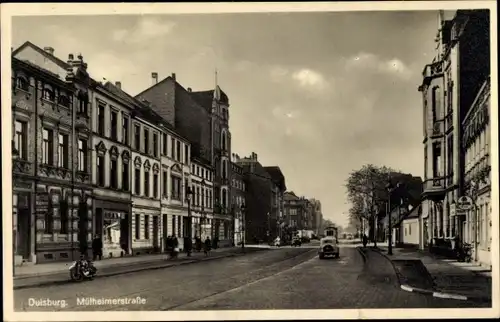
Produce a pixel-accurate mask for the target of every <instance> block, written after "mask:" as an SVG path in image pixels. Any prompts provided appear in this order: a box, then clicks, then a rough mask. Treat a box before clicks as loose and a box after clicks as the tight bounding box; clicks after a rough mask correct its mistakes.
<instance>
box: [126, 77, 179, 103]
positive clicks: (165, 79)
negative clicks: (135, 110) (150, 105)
mask: <svg viewBox="0 0 500 322" xmlns="http://www.w3.org/2000/svg"><path fill="white" fill-rule="evenodd" d="M168 79H172V80H173V78H172V76H167V77H165V78H164V79H162V80H161V81H159V82H158V83H156V84H154V85H152V86H149V87H148V88H146V89H145V90H143V91H142V92H140V93H139V94H136V95H135V96H134V98H137V97H139V96H141V95H142V94H144V93H145V92H147V91H149V90H150V89H152V88H155V87H156V86H158V85H160V84H162V83H164V82H165V81H167V80H168ZM175 82H176V83H177V81H175Z"/></svg>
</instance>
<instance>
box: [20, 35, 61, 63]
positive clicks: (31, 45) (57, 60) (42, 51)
mask: <svg viewBox="0 0 500 322" xmlns="http://www.w3.org/2000/svg"><path fill="white" fill-rule="evenodd" d="M28 46H29V47H32V48H33V49H35V50H36V51H38V52H39V53H40V54H42V55H43V56H45V57H47V58H49V59H51V60H53V61H54V62H56V63H57V64H58V65H59V66H60V67H63V68H68V67H70V65H69V64H68V63H67V62H65V61H63V60H62V59H60V58H58V57H56V56H54V55H50V54H48V53H47V52H46V51H45V50H43V49H42V48H40V47H38V46H37V45H35V44H33V43H32V42H31V41H29V40H28V41H26V42H24V44H22V45H21V46H19V47H18V48H17V49H16V50H14V51H13V52H12V53H11V55H12V56H15V55H16V54H17V53H19V52H20V51H21V50H23V49H24V48H26V47H28Z"/></svg>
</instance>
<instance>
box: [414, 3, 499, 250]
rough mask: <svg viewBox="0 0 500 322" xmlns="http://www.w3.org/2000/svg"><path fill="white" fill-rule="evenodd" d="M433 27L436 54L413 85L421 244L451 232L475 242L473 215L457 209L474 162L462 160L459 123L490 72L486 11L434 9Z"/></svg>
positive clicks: (464, 150)
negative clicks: (418, 97) (418, 119)
mask: <svg viewBox="0 0 500 322" xmlns="http://www.w3.org/2000/svg"><path fill="white" fill-rule="evenodd" d="M438 28H439V31H438V35H437V37H436V43H437V46H436V56H435V58H434V60H433V61H432V63H431V64H429V65H426V66H425V68H424V71H423V82H422V85H421V86H420V87H419V90H420V91H421V92H422V95H423V107H424V158H425V169H424V173H425V177H424V185H423V193H422V215H421V219H422V220H421V221H420V223H421V229H420V230H419V231H420V233H421V238H420V241H421V242H420V247H421V248H424V247H427V246H428V245H429V244H430V243H431V242H434V241H435V239H436V238H439V239H445V240H451V239H452V238H453V237H454V236H455V235H458V236H459V237H460V239H461V240H463V241H465V242H473V243H474V242H475V241H474V238H473V236H474V235H475V233H474V232H475V231H476V229H475V225H474V222H475V220H474V215H472V214H470V213H464V212H463V211H460V209H457V207H456V202H457V201H458V199H459V198H460V197H462V196H467V195H469V194H470V193H471V192H470V191H467V190H468V189H467V180H466V177H467V175H466V172H467V171H468V169H469V168H468V167H473V165H472V164H475V163H474V162H472V163H470V164H469V166H467V164H466V163H467V162H466V160H465V159H466V155H467V149H468V148H469V145H467V143H465V142H466V141H467V140H466V139H465V136H464V135H465V132H464V129H465V128H467V126H466V125H465V124H464V122H465V123H466V117H467V115H471V113H469V111H470V110H471V109H472V108H473V104H474V101H475V100H476V97H477V96H478V94H480V90H481V86H483V85H484V83H485V82H486V80H487V78H488V77H489V73H490V49H489V43H490V40H489V37H490V36H489V11H488V10H458V11H456V12H453V16H449V17H447V16H445V13H444V12H440V14H439V25H438ZM479 109H480V108H479ZM481 131H483V130H481ZM481 131H478V132H481ZM479 136H481V135H479ZM464 140H465V141H464ZM469 141H470V140H469ZM472 141H474V140H472ZM481 144H483V143H481ZM472 146H474V144H472ZM474 153H475V152H473V153H472V154H474ZM481 162H483V163H484V161H481ZM481 162H480V163H481ZM485 164H486V163H485ZM481 167H482V166H479V168H481ZM485 168H487V167H486V166H485ZM474 213H475V212H474ZM476 253H477V252H476Z"/></svg>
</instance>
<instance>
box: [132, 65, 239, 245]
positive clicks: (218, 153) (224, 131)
mask: <svg viewBox="0 0 500 322" xmlns="http://www.w3.org/2000/svg"><path fill="white" fill-rule="evenodd" d="M157 79H158V75H157V73H153V86H151V87H149V88H148V89H146V90H144V91H143V92H141V93H140V94H138V95H137V96H136V98H138V99H139V100H147V101H148V102H151V103H152V105H153V109H154V110H155V111H156V112H157V113H158V114H159V115H161V116H162V117H163V118H164V119H165V120H166V121H167V122H169V123H170V124H171V125H173V126H174V127H175V129H176V131H177V132H178V133H180V134H181V135H183V136H184V137H186V138H187V139H189V141H190V142H191V144H192V154H193V157H199V158H201V159H205V160H209V161H210V164H211V166H212V167H213V168H214V178H213V187H214V188H213V189H214V200H213V202H214V208H213V216H214V219H213V225H214V227H213V229H212V231H213V233H214V236H213V237H214V238H215V237H217V238H218V239H219V241H220V242H219V244H220V245H221V246H224V245H226V244H227V245H229V244H230V242H231V238H232V237H231V236H230V235H231V234H230V235H226V234H225V232H229V229H228V228H229V227H231V225H232V223H231V221H232V216H231V212H230V210H231V209H230V200H231V196H230V171H231V167H230V155H231V133H230V131H229V100H228V97H227V95H226V94H225V93H224V92H223V91H222V90H221V89H220V87H219V86H217V85H216V86H215V89H214V90H209V91H201V92H193V91H192V90H191V88H187V89H185V88H184V87H183V86H182V85H180V84H179V83H178V82H177V80H176V75H175V74H172V75H171V76H169V77H167V78H165V79H164V80H162V81H160V82H158V81H157Z"/></svg>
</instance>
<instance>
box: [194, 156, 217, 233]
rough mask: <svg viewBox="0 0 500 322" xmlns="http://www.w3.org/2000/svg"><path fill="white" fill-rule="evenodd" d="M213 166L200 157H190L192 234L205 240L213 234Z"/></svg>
mask: <svg viewBox="0 0 500 322" xmlns="http://www.w3.org/2000/svg"><path fill="white" fill-rule="evenodd" d="M213 176H214V172H213V168H212V166H211V165H210V162H209V161H207V160H203V159H200V158H193V159H191V191H192V199H191V214H192V217H193V235H192V237H193V238H194V237H200V238H201V239H202V240H205V239H206V238H207V237H211V236H213V231H212V230H213V225H212V221H213V219H214V217H213V196H214V190H213Z"/></svg>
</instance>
